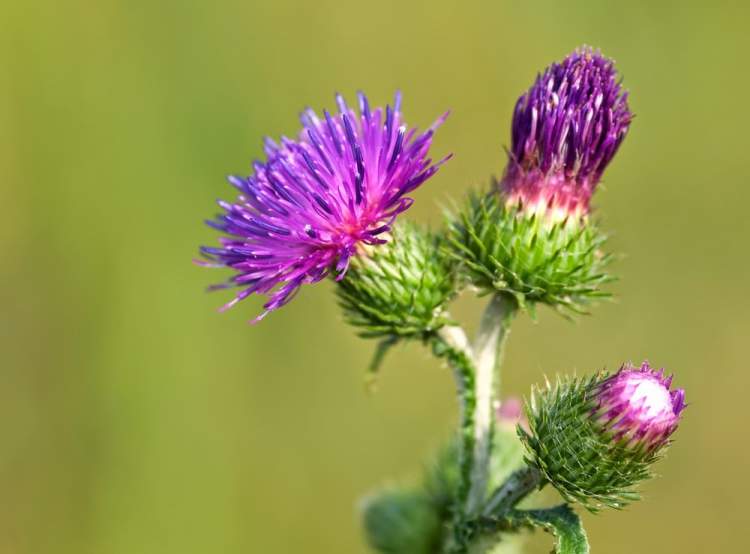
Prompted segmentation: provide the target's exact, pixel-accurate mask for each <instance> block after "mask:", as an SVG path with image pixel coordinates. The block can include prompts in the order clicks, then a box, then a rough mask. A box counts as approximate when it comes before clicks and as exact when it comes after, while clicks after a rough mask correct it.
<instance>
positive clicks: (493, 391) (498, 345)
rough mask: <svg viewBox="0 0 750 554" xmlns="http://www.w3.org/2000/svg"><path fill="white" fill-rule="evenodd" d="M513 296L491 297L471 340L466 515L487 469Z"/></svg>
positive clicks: (481, 492)
mask: <svg viewBox="0 0 750 554" xmlns="http://www.w3.org/2000/svg"><path fill="white" fill-rule="evenodd" d="M516 308H517V303H516V300H515V299H514V298H513V297H512V296H510V295H508V294H496V295H494V296H493V297H492V300H490V302H489V304H488V305H487V308H486V309H485V311H484V314H482V319H481V321H480V324H479V331H478V333H477V336H476V339H475V341H474V347H473V349H472V351H473V357H474V364H475V367H476V375H475V378H474V391H475V392H474V414H473V416H472V418H471V419H472V423H473V426H474V428H473V454H472V468H471V474H470V477H469V479H470V482H471V486H470V489H469V493H468V496H467V499H466V505H465V511H466V514H467V515H468V516H473V515H476V514H477V513H478V512H479V510H480V509H481V507H482V504H483V503H484V499H485V495H486V491H487V481H488V472H489V469H488V468H489V460H490V455H491V453H492V452H491V449H492V435H493V430H494V421H495V417H494V401H495V398H496V395H497V394H498V388H499V382H500V371H499V368H500V364H501V362H502V357H503V350H504V347H505V343H506V340H507V337H508V334H509V332H510V324H511V321H512V319H513V315H514V314H515V312H516Z"/></svg>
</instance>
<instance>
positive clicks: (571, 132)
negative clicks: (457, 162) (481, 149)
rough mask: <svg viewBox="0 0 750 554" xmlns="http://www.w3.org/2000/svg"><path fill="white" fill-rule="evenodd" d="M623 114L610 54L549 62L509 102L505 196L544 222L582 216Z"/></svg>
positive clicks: (621, 128)
mask: <svg viewBox="0 0 750 554" xmlns="http://www.w3.org/2000/svg"><path fill="white" fill-rule="evenodd" d="M631 119H632V114H631V113H630V109H629V108H628V102H627V93H625V92H623V91H622V88H621V86H620V83H619V81H618V79H617V72H616V71H615V69H614V64H613V62H612V61H611V60H609V59H607V58H605V57H603V56H602V55H601V54H600V53H599V52H597V51H594V50H592V49H590V48H582V49H581V50H577V51H575V52H573V53H572V54H570V55H569V56H568V57H567V58H565V60H563V62H562V63H559V64H557V63H555V64H552V65H551V66H550V67H548V68H547V69H546V70H545V71H544V73H543V74H542V75H540V76H538V77H537V79H536V82H535V83H534V85H533V86H532V87H531V88H530V89H529V90H528V92H526V93H525V94H523V95H522V96H521V97H520V98H519V99H518V101H517V102H516V108H515V111H514V113H513V125H512V129H511V140H512V142H511V149H510V152H509V153H508V165H507V168H506V170H505V176H504V177H503V180H502V182H501V183H500V188H501V192H502V194H503V196H504V198H505V201H506V203H507V204H508V205H510V206H514V207H518V208H519V209H520V211H522V212H523V213H524V214H527V215H528V214H539V215H541V216H542V217H544V218H548V219H551V220H552V221H562V220H565V219H569V218H572V219H580V218H581V217H585V216H586V214H588V212H589V202H590V199H591V195H592V194H593V193H594V189H595V188H596V186H597V184H598V183H599V180H600V179H601V176H602V173H603V172H604V169H605V168H606V167H607V165H608V164H609V162H610V161H611V160H612V158H613V157H614V155H615V153H616V152H617V150H618V148H619V147H620V144H621V143H622V141H623V139H624V138H625V135H626V134H627V132H628V128H629V127H630V121H631Z"/></svg>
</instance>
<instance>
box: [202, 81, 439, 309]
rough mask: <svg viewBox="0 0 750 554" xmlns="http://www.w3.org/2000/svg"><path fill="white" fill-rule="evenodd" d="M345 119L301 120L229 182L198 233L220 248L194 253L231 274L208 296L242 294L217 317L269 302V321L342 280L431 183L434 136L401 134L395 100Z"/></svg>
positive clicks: (341, 114) (362, 101)
mask: <svg viewBox="0 0 750 554" xmlns="http://www.w3.org/2000/svg"><path fill="white" fill-rule="evenodd" d="M358 98H359V109H358V111H356V112H355V111H354V110H352V109H351V108H350V107H349V106H347V104H346V102H345V101H344V99H343V97H342V96H340V95H337V96H336V102H337V104H338V113H336V114H335V115H332V114H330V113H329V112H327V111H324V112H323V117H322V118H320V117H318V116H317V115H316V114H315V112H313V111H312V110H311V109H307V110H305V111H304V112H303V114H302V116H301V121H302V125H303V129H302V132H301V133H300V135H299V137H298V139H297V140H291V139H288V138H285V137H282V139H281V142H280V144H277V143H275V142H274V141H272V140H270V139H266V142H265V154H266V161H265V162H259V161H256V162H255V163H254V164H253V173H252V174H251V175H250V176H248V177H236V176H232V177H229V182H230V183H231V184H232V185H234V186H235V187H236V188H237V189H238V190H239V196H238V197H237V199H236V200H235V202H234V203H229V202H224V201H219V206H220V207H221V208H222V209H223V213H221V214H219V215H218V216H216V218H215V219H214V220H211V221H207V223H208V224H209V225H210V226H211V227H214V228H216V229H218V230H219V231H221V232H222V233H224V234H225V235H226V236H223V237H221V238H220V239H219V242H220V246H219V247H202V248H201V253H202V254H203V256H204V257H206V258H207V259H208V260H210V261H212V262H213V263H205V262H204V265H213V266H218V267H229V268H231V269H233V270H235V271H236V274H235V275H234V276H233V277H232V278H231V279H230V280H229V281H228V282H227V283H224V284H221V285H216V286H214V287H212V288H227V287H239V288H240V289H241V290H240V291H239V292H238V293H237V295H236V296H235V298H234V299H233V300H232V301H231V302H229V303H228V304H227V305H226V306H225V307H224V308H229V307H231V306H232V305H234V304H236V303H237V302H239V301H240V300H242V299H244V298H246V297H248V296H250V295H251V294H265V295H268V296H269V300H268V302H267V303H266V304H265V306H264V307H265V312H264V313H263V314H261V315H260V316H259V317H258V318H256V321H257V320H259V319H261V318H262V317H263V316H265V315H266V314H267V313H268V312H270V311H272V310H275V309H277V308H279V307H280V306H283V305H284V304H286V303H287V302H288V301H289V300H290V299H291V298H292V296H293V295H294V294H295V293H296V291H297V290H298V289H299V287H300V286H301V285H302V284H303V283H314V282H317V281H320V280H321V279H323V278H324V277H325V276H326V275H328V273H329V272H331V271H333V272H335V273H336V275H337V279H341V278H343V276H344V274H345V272H346V269H347V267H348V265H349V260H350V258H351V257H352V256H354V255H355V254H356V253H357V251H358V248H359V247H360V246H361V245H376V244H382V243H384V242H386V241H385V240H384V239H383V235H384V233H386V232H387V231H389V229H390V227H391V225H392V223H393V221H394V219H395V218H396V216H397V215H398V214H400V213H401V212H403V211H405V210H407V209H408V208H409V207H410V206H411V204H412V199H411V198H409V197H408V194H409V193H411V192H412V191H413V190H414V189H416V188H417V187H418V186H419V185H421V184H422V183H424V182H425V181H426V180H427V179H429V178H430V177H432V176H433V175H434V174H435V172H437V170H438V168H439V167H440V165H441V164H442V163H443V162H444V161H445V160H447V159H448V158H447V157H446V158H444V159H443V160H441V161H439V162H437V163H435V164H433V163H432V160H430V159H429V158H428V157H427V154H428V150H429V148H430V144H431V142H432V137H433V134H434V132H435V129H436V128H437V127H438V126H439V125H440V124H441V123H442V122H443V121H444V119H445V117H446V116H447V114H445V115H443V116H442V117H441V118H439V119H438V120H437V121H436V122H435V124H433V125H432V126H431V127H430V128H429V129H427V131H425V132H423V133H417V131H416V130H415V129H410V130H408V129H407V127H406V125H404V124H403V122H402V119H401V96H400V94H397V95H396V98H395V102H394V106H393V107H391V106H386V108H385V109H381V108H376V109H373V110H371V109H370V106H369V104H368V101H367V98H366V97H365V95H364V94H362V93H359V95H358Z"/></svg>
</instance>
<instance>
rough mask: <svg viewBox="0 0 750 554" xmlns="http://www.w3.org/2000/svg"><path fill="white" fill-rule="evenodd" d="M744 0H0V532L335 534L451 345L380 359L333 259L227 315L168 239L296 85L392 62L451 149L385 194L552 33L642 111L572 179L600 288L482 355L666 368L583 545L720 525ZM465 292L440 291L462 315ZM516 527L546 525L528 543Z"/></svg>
mask: <svg viewBox="0 0 750 554" xmlns="http://www.w3.org/2000/svg"><path fill="white" fill-rule="evenodd" d="M748 6H750V5H748V4H747V3H742V2H739V1H738V2H653V1H646V0H644V1H638V2H618V3H615V2H580V1H569V2H501V1H491V2H490V1H485V2H470V1H467V2H447V1H431V2H429V1H424V2H395V1H381V2H370V3H359V2H334V1H329V0H320V1H316V2H296V3H295V2H286V1H270V2H262V3H261V2H255V1H250V2H248V1H223V2H197V1H182V2H176V1H175V2H145V1H134V0H130V1H124V0H123V1H116V0H110V1H107V0H104V1H100V2H95V1H82V0H77V1H75V0H74V1H58V2H52V1H50V2H35V1H26V2H21V1H15V2H12V1H10V0H6V2H3V5H2V6H1V7H0V207H1V208H2V217H0V252H1V253H2V254H1V256H2V257H1V259H0V283H1V284H2V286H1V287H0V365H1V366H2V370H1V371H0V553H2V554H6V553H8V554H36V553H39V554H41V553H45V554H47V553H50V554H52V553H55V554H56V553H75V554H85V553H92V554H94V553H96V554H100V553H101V554H120V553H122V554H133V553H139V554H148V553H154V554H156V553H158V554H169V553H180V554H185V553H205V552H222V553H239V552H252V553H256V552H264V553H265V552H268V553H287V552H289V553H292V552H310V553H346V554H352V553H361V552H365V548H364V546H363V545H362V541H361V536H360V529H359V525H358V521H357V517H356V506H357V502H358V499H359V498H360V497H361V496H362V495H363V494H365V493H367V492H368V491H369V490H371V489H372V488H374V487H376V486H377V485H379V484H382V483H383V482H384V481H385V480H387V479H388V478H407V477H408V476H410V475H414V474H415V473H416V472H417V471H418V469H419V467H420V465H421V463H422V461H423V460H424V459H425V458H426V457H427V456H428V455H429V454H430V452H432V450H433V449H434V448H435V447H436V446H437V445H438V444H440V443H441V441H442V440H443V439H444V438H445V437H446V436H447V434H448V432H449V430H450V429H451V426H452V425H453V424H454V421H455V417H456V415H455V413H456V406H455V400H454V394H453V385H452V381H451V377H450V375H449V372H448V371H447V370H445V369H444V368H441V367H440V366H439V365H438V364H436V362H435V361H433V359H431V358H430V356H429V355H428V353H427V352H426V351H425V350H424V349H422V348H421V347H419V346H418V345H412V346H408V347H405V348H401V349H397V351H396V352H395V353H394V354H392V355H391V356H390V357H389V358H388V359H387V360H386V363H385V366H384V373H383V377H382V380H381V384H380V391H379V392H378V393H377V394H376V395H374V396H372V395H367V394H366V393H365V391H364V387H363V375H364V368H365V366H366V364H367V363H368V361H369V358H370V355H371V353H372V347H373V345H372V344H371V343H368V342H365V341H362V340H359V339H357V338H356V337H354V336H353V333H352V332H351V331H350V330H349V329H348V328H347V327H346V326H345V325H344V323H343V322H342V318H341V315H340V313H339V312H338V309H337V307H336V305H335V303H334V301H333V297H332V294H331V286H330V284H328V283H325V284H322V285H320V286H315V287H308V288H307V289H306V290H304V291H303V293H302V294H300V295H299V296H298V298H297V299H296V300H295V301H294V302H293V303H292V304H291V305H289V306H288V307H287V308H285V309H284V310H281V311H279V312H278V313H275V314H273V315H272V316H270V317H268V318H267V319H266V320H265V321H264V322H263V323H262V324H261V325H259V326H256V327H250V326H248V325H247V324H246V321H247V320H249V319H251V318H252V317H253V316H254V315H256V314H257V313H258V310H259V308H260V302H259V301H258V300H256V299H251V300H248V301H246V302H244V303H243V304H242V305H240V306H239V307H237V308H235V309H233V310H231V311H230V312H228V313H226V314H223V315H219V314H217V313H216V310H215V308H216V307H217V306H219V305H220V304H221V303H223V302H224V301H225V300H226V299H227V296H222V295H221V294H220V293H218V294H214V295H207V294H204V293H203V289H204V287H205V286H206V285H207V284H208V283H210V282H213V281H215V280H217V279H219V278H220V275H219V274H218V273H214V272H211V271H209V270H204V269H201V268H197V267H195V266H193V265H191V263H190V260H191V258H192V257H193V256H194V254H195V253H196V248H197V245H199V244H207V243H209V244H210V243H212V242H214V241H215V234H214V233H213V232H212V231H211V230H210V229H208V228H206V227H204V226H203V225H202V224H201V221H202V219H203V218H204V217H206V216H210V215H211V214H213V213H214V205H213V203H214V200H215V199H216V198H217V197H229V196H231V192H232V189H231V188H230V187H229V186H228V185H227V184H225V183H224V181H223V178H224V175H225V174H227V173H232V172H234V173H243V172H247V171H248V169H249V163H250V161H251V160H252V159H253V158H255V157H257V156H260V154H261V137H262V136H263V135H264V134H269V135H272V136H278V135H280V134H293V133H296V129H297V122H296V117H297V113H298V111H299V110H300V109H301V108H302V107H303V106H304V105H306V104H309V105H311V106H313V107H315V108H322V107H324V106H328V107H330V106H332V105H333V101H332V93H333V91H335V90H340V91H342V92H344V93H346V94H347V95H348V96H350V97H351V96H352V95H353V93H354V91H355V90H356V89H357V88H360V87H361V88H362V89H364V90H366V91H367V92H368V94H369V95H370V97H371V100H372V101H373V103H384V102H386V101H389V100H390V98H391V95H392V93H393V91H394V89H396V88H397V87H400V88H401V89H402V90H403V92H404V96H405V103H404V112H405V116H406V118H407V120H408V121H409V122H411V123H413V124H417V125H419V126H421V127H424V126H426V125H427V124H429V123H430V122H431V121H432V120H433V118H435V117H436V116H437V115H438V114H439V113H440V112H442V110H444V109H445V108H451V109H452V110H453V114H452V116H451V118H450V119H449V121H448V122H447V123H446V125H445V126H444V128H443V129H442V130H441V131H440V133H439V135H438V138H437V139H436V141H435V146H434V152H435V154H436V155H441V154H443V153H445V152H448V151H453V152H454V153H455V158H454V159H453V160H452V161H451V162H450V163H449V164H448V165H447V166H446V167H445V168H444V170H442V171H441V172H440V174H439V175H438V176H437V177H436V178H435V179H433V180H432V181H430V182H429V184H428V185H426V186H425V187H423V188H422V189H421V190H420V191H419V192H418V193H417V195H416V199H417V203H416V205H415V206H414V208H413V209H412V210H411V211H410V213H409V217H411V218H413V219H416V220H420V221H425V222H427V221H429V222H433V223H439V221H440V211H439V209H438V206H439V205H440V204H441V203H442V204H445V203H447V202H449V198H451V197H456V196H458V195H460V194H462V193H463V191H464V190H466V189H467V187H468V186H469V185H472V184H481V183H485V182H487V180H488V177H489V176H490V174H491V173H498V172H499V171H500V170H501V167H502V164H503V151H502V146H503V145H507V143H508V140H509V137H508V134H509V132H508V123H509V119H510V114H511V110H512V107H513V102H514V100H515V98H516V96H517V95H518V94H519V93H520V92H521V91H522V90H523V89H525V88H526V87H527V86H528V84H529V83H530V81H531V79H532V78H533V77H534V76H535V74H536V71H538V70H540V69H542V68H543V67H544V66H545V65H546V64H547V63H548V62H550V61H552V60H556V59H559V58H561V57H562V56H564V55H565V54H566V53H567V52H568V51H569V50H571V49H572V48H574V47H575V46H577V45H580V44H583V43H587V44H592V45H595V46H598V47H601V48H602V49H603V50H604V52H605V53H606V54H608V55H610V56H612V57H614V58H615V59H616V60H617V62H618V65H619V68H620V69H621V71H622V73H623V74H624V77H625V83H626V86H627V88H629V89H630V91H631V105H632V107H633V109H634V111H635V112H636V113H637V118H636V120H635V122H634V125H633V127H632V130H631V134H630V136H629V137H628V139H627V141H626V142H625V144H624V147H623V149H622V150H621V151H620V154H619V155H618V158H617V159H616V160H615V162H614V163H613V165H612V167H611V169H610V170H609V171H608V173H607V175H606V183H604V185H605V186H604V187H603V189H604V190H602V192H600V193H599V194H598V195H597V197H596V204H597V207H598V210H597V214H598V217H600V219H601V220H602V223H603V225H604V226H605V227H606V228H607V229H608V230H611V232H612V242H611V245H612V247H613V248H614V249H615V250H617V251H620V252H624V253H627V256H626V257H623V258H622V259H621V260H620V261H619V262H618V263H617V266H616V271H617V273H618V274H619V275H620V276H621V277H622V280H621V281H620V282H619V283H618V284H617V285H616V286H615V287H614V288H615V291H616V292H617V294H618V297H619V300H618V301H617V302H615V303H611V304H605V305H602V306H600V307H598V308H597V309H596V310H595V315H594V317H590V318H583V319H581V320H580V321H579V322H578V323H577V324H570V323H568V322H566V321H564V320H562V319H561V318H559V317H558V316H556V315H555V314H553V313H551V312H549V311H542V313H541V317H540V319H539V321H538V323H536V324H534V323H532V322H531V321H529V320H528V318H522V319H521V320H520V321H519V322H518V324H517V325H516V327H515V328H514V330H513V336H512V339H511V342H510V345H509V352H508V356H507V372H506V376H505V378H504V384H505V389H506V391H507V392H508V393H514V394H524V393H525V392H526V391H527V390H528V387H529V385H530V384H531V383H533V382H538V381H539V380H541V379H542V378H543V375H544V374H545V373H547V374H553V373H554V372H556V371H565V372H568V371H573V370H578V371H579V372H587V371H590V370H593V369H595V368H600V367H603V366H607V367H609V368H614V367H616V366H617V365H618V364H619V363H620V362H622V361H624V360H633V361H636V362H638V361H641V360H642V359H644V358H648V359H649V360H650V361H651V362H652V363H653V364H656V365H664V366H666V367H667V368H668V369H669V370H671V371H674V372H676V374H677V383H679V384H680V385H682V386H684V387H686V388H687V389H688V399H689V401H690V402H691V407H690V409H689V410H688V411H687V413H686V417H685V421H684V424H683V427H682V429H681V430H680V431H679V433H678V436H677V444H676V446H675V447H674V449H673V450H672V451H671V453H670V456H669V457H668V458H667V460H665V461H664V462H662V463H661V465H660V466H659V468H658V470H659V472H660V473H662V476H661V477H660V478H659V479H658V480H655V481H653V482H650V483H648V484H647V486H646V487H645V496H646V500H645V501H644V502H641V503H639V504H637V505H634V506H632V507H631V508H629V509H627V510H626V511H625V512H624V513H614V512H607V513H604V514H602V515H600V516H597V517H594V516H590V515H585V516H584V519H585V521H586V524H587V526H588V528H589V533H590V537H591V542H592V545H593V549H594V552H602V553H603V552H607V553H610V554H625V553H632V552H661V553H677V552H679V553H693V552H695V553H703V552H722V553H724V552H741V551H744V550H745V549H746V544H747V540H746V537H745V536H744V534H745V529H744V527H745V526H746V524H747V521H748V517H749V516H750V514H749V513H748V510H747V507H746V506H747V505H746V501H747V497H748V493H750V485H749V484H748V476H747V468H748V466H749V465H750V443H749V442H748V432H747V428H748V423H749V421H748V416H747V410H748V402H747V394H748V392H747V391H748V386H749V385H750V374H749V373H748V371H747V354H746V348H747V344H748V338H747V337H748V334H749V333H750V321H749V319H748V308H750V302H749V301H748V296H747V291H746V289H747V285H748V277H749V276H750V275H749V274H750V271H749V270H750V261H748V254H750V252H749V251H748V246H747V240H748V237H749V236H750V225H749V224H748V216H747V204H748V201H750V192H748V188H747V186H748V184H749V183H748V177H750V164H749V163H748V161H749V159H748V132H747V129H748V128H749V126H750V117H749V115H748V113H749V112H750V110H748V98H747V90H748V86H750V77H749V72H748V58H749V56H750V38H748V37H750V33H748V32H747V22H748V20H749V19H750V7H748ZM478 309H479V305H478V304H476V303H473V302H471V301H466V302H461V303H460V304H459V306H458V307H457V308H456V311H457V312H458V313H459V314H460V315H461V316H462V317H465V318H467V319H470V318H472V317H476V311H477V310H478ZM534 548H535V549H536V550H534V551H535V552H539V553H541V552H547V549H548V548H549V546H548V542H547V541H545V540H541V539H540V540H538V542H537V543H535V546H534Z"/></svg>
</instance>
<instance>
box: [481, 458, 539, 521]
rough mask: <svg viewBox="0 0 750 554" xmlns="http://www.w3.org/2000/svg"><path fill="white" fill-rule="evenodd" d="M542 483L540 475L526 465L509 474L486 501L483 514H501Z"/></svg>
mask: <svg viewBox="0 0 750 554" xmlns="http://www.w3.org/2000/svg"><path fill="white" fill-rule="evenodd" d="M541 484H542V475H541V473H539V470H538V469H537V468H535V467H532V466H526V467H524V468H521V469H519V470H517V471H515V472H513V473H512V474H511V476H510V477H508V480H507V481H505V483H503V485H502V486H501V487H499V488H498V489H497V490H496V491H495V492H494V493H492V496H491V497H490V499H489V500H488V501H487V505H486V506H485V507H484V510H482V515H484V516H503V515H505V514H506V513H507V512H508V510H511V509H512V508H513V507H514V506H515V505H516V504H518V503H519V502H520V501H521V500H523V499H524V498H525V497H526V496H528V495H529V493H531V492H533V491H534V490H535V489H537V488H538V487H539V486H540V485H541Z"/></svg>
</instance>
